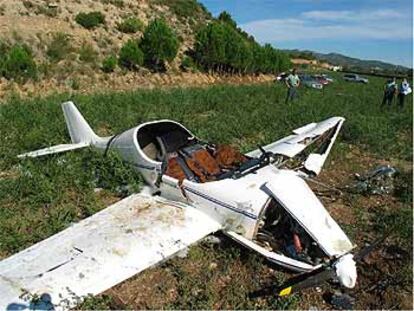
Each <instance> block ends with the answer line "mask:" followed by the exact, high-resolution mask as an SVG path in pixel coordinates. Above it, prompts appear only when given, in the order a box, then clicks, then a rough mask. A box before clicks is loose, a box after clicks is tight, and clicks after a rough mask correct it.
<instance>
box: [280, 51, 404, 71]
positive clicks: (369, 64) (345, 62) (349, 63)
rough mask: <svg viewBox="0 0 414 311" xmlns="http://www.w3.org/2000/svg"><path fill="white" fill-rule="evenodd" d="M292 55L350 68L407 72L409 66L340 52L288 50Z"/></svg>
mask: <svg viewBox="0 0 414 311" xmlns="http://www.w3.org/2000/svg"><path fill="white" fill-rule="evenodd" d="M286 52H288V53H289V54H290V55H291V56H292V57H295V56H298V57H301V56H305V58H311V57H312V58H314V59H317V60H319V61H324V62H328V63H330V64H332V65H337V66H343V67H347V68H350V69H354V68H357V69H362V70H367V71H372V70H381V71H393V72H406V71H408V70H409V68H407V67H404V66H401V65H394V64H390V63H386V62H382V61H379V60H363V59H359V58H354V57H349V56H345V55H342V54H338V53H328V54H324V53H318V52H313V51H303V50H286Z"/></svg>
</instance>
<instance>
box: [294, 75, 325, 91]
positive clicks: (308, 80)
mask: <svg viewBox="0 0 414 311" xmlns="http://www.w3.org/2000/svg"><path fill="white" fill-rule="evenodd" d="M299 79H300V82H301V84H302V85H304V86H306V87H309V88H312V89H317V90H322V89H323V84H322V83H320V82H319V81H318V80H316V79H315V78H313V77H312V76H310V75H299Z"/></svg>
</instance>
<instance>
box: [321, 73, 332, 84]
mask: <svg viewBox="0 0 414 311" xmlns="http://www.w3.org/2000/svg"><path fill="white" fill-rule="evenodd" d="M321 76H322V77H323V78H324V79H325V80H326V81H328V82H334V79H332V78H331V77H330V76H328V75H327V74H321Z"/></svg>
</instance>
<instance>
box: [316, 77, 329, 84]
mask: <svg viewBox="0 0 414 311" xmlns="http://www.w3.org/2000/svg"><path fill="white" fill-rule="evenodd" d="M312 78H314V79H315V80H316V81H318V82H319V83H320V84H322V85H328V84H329V83H330V82H329V81H328V80H327V79H326V78H325V77H324V76H322V75H313V76H312Z"/></svg>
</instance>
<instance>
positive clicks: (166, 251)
mask: <svg viewBox="0 0 414 311" xmlns="http://www.w3.org/2000/svg"><path fill="white" fill-rule="evenodd" d="M62 108H63V112H64V116H65V120H66V123H67V127H68V130H69V134H70V137H71V140H72V143H70V144H63V145H57V146H53V147H49V148H45V149H41V150H37V151H33V152H29V153H25V154H22V155H19V158H25V157H38V156H44V155H48V154H55V153H59V152H65V151H70V150H76V149H80V148H85V147H89V146H91V147H94V148H97V149H99V150H101V151H103V152H106V151H107V150H109V149H111V150H115V151H117V152H118V153H119V154H120V156H121V157H122V158H123V160H124V161H126V162H128V163H130V164H131V165H132V166H133V167H134V168H135V169H136V170H138V171H139V172H140V173H141V174H142V176H143V178H144V179H145V181H146V183H147V185H148V187H146V188H145V191H143V192H142V193H139V194H133V195H131V196H129V197H127V198H125V199H123V200H121V201H119V202H117V203H115V204H113V205H111V206H109V207H107V208H106V209H104V210H102V211H100V212H98V213H96V214H95V215H93V216H91V217H89V218H86V219H84V220H82V221H80V222H79V223H76V224H74V225H72V226H71V227H69V228H67V229H65V230H63V231H62V232H60V233H58V234H56V235H53V236H51V237H49V238H47V239H45V240H43V241H41V242H39V243H37V244H35V245H33V246H31V247H29V248H27V249H25V250H23V251H21V252H19V253H17V254H15V255H12V256H11V257H9V258H6V259H4V260H2V261H0V308H1V309H6V308H8V307H10V306H19V308H20V309H24V308H30V307H32V306H33V305H32V298H33V297H48V298H47V301H48V302H47V303H49V304H51V305H53V307H54V308H61V309H66V308H71V307H74V306H75V305H77V304H78V303H80V302H81V301H82V298H83V297H85V296H87V295H97V294H99V293H101V292H103V291H105V290H106V289H108V288H110V287H112V286H114V285H116V284H118V283H120V282H122V281H123V280H125V279H127V278H129V277H132V276H133V275H135V274H137V273H139V272H141V271H143V270H145V269H147V268H149V267H151V266H153V265H155V264H157V263H159V262H162V261H164V260H166V259H168V258H170V257H172V256H174V255H176V254H177V253H179V252H180V251H182V250H184V249H186V248H187V247H188V246H190V245H191V244H193V243H195V242H197V241H199V240H201V239H202V238H204V237H206V236H207V235H209V234H211V233H214V232H217V231H222V232H223V233H224V234H226V235H227V236H229V237H230V238H232V239H233V240H235V241H237V242H238V243H240V244H241V245H243V246H245V247H247V248H249V249H251V250H253V251H255V252H258V253H259V254H261V255H262V256H264V257H265V258H267V259H268V260H269V261H271V262H273V263H276V264H278V265H280V266H282V267H285V268H288V269H291V270H293V271H297V272H302V273H303V274H301V276H302V279H301V280H300V281H295V282H294V283H290V284H288V285H286V286H282V287H280V288H278V289H277V290H276V292H275V294H277V295H279V296H283V295H288V294H291V293H294V292H297V291H298V290H301V289H303V288H306V287H310V286H316V285H318V284H319V283H320V282H322V281H324V280H327V279H331V278H334V279H336V280H338V281H339V283H340V284H341V285H343V286H345V287H347V288H352V287H354V286H355V283H356V279H357V271H356V259H355V258H354V255H353V254H351V251H352V250H353V249H354V248H355V245H354V244H353V243H352V242H351V241H350V240H349V238H348V237H347V236H346V234H345V233H344V232H343V231H342V229H341V228H340V227H339V225H338V224H337V223H336V222H335V220H334V219H333V218H332V217H331V216H330V215H329V213H328V212H327V210H326V209H325V208H324V206H323V205H322V203H321V202H320V201H319V199H318V198H317V197H316V195H315V194H314V193H313V192H312V190H311V189H310V187H309V186H308V185H307V183H306V179H309V178H312V177H314V176H316V175H318V174H319V173H320V171H321V169H322V166H323V164H324V162H325V161H326V159H327V157H328V154H329V152H330V150H331V148H332V146H333V144H334V142H335V139H336V138H337V135H338V132H339V130H340V128H341V126H342V124H343V122H344V118H341V117H332V118H329V119H327V120H325V121H322V122H319V123H310V124H307V125H305V126H303V127H301V128H298V129H296V130H294V131H293V134H292V135H289V136H287V137H285V138H282V139H280V140H278V141H276V142H273V143H271V144H269V145H266V146H264V147H259V148H258V149H256V150H253V151H251V152H249V153H247V154H242V153H240V152H239V151H238V150H237V149H235V148H233V147H231V146H226V145H215V144H210V143H205V142H203V141H202V140H200V139H199V138H197V137H196V136H195V135H193V134H192V133H191V132H190V131H189V130H188V129H186V128H185V127H184V126H183V125H182V124H180V123H177V122H174V121H170V120H159V121H153V122H147V123H143V124H140V125H138V126H137V127H134V128H132V129H129V130H126V131H125V132H123V133H120V134H118V135H114V136H111V137H98V136H97V135H96V134H95V133H94V132H93V130H92V129H91V128H90V126H89V125H88V123H87V122H86V121H85V119H84V118H83V116H82V115H81V114H80V112H79V111H78V109H77V108H76V107H75V105H74V104H73V103H72V102H66V103H63V104H62ZM355 257H357V255H355ZM44 303H46V302H45V301H44Z"/></svg>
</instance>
